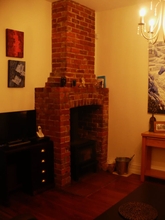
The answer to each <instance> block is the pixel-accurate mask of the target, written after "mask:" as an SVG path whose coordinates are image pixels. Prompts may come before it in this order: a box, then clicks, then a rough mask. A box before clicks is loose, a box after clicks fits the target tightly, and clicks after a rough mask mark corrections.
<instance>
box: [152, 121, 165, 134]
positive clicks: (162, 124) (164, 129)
mask: <svg viewBox="0 0 165 220" xmlns="http://www.w3.org/2000/svg"><path fill="white" fill-rule="evenodd" d="M154 132H159V133H165V121H155V122H154Z"/></svg>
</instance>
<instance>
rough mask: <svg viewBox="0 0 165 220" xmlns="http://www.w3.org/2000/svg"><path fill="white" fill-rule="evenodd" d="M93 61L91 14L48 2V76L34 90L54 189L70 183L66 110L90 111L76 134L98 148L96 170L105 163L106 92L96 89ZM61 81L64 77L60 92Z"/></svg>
mask: <svg viewBox="0 0 165 220" xmlns="http://www.w3.org/2000/svg"><path fill="white" fill-rule="evenodd" d="M94 60H95V12H94V11H93V10H92V9H89V8H87V7H85V6H83V5H80V4H78V3H76V2H73V1H71V0H60V1H56V2H53V3H52V72H51V73H50V76H49V77H48V79H47V82H46V83H45V87H44V88H35V109H36V113H37V125H40V126H41V127H42V130H43V133H44V135H45V136H49V137H50V138H51V140H53V143H54V172H55V174H54V175H55V184H56V186H58V187H63V186H65V185H67V184H70V183H71V170H70V169H71V168H70V162H71V161H70V156H71V155H70V154H71V152H70V130H71V127H70V109H71V108H77V107H81V106H88V107H89V106H91V109H90V108H88V110H89V115H88V110H87V111H86V112H87V115H85V116H84V118H83V119H82V120H83V127H84V128H85V127H86V128H88V129H87V130H83V128H81V129H80V130H81V135H82V137H83V138H87V139H91V140H95V141H96V142H97V146H96V148H97V160H98V168H99V169H102V167H105V164H106V162H107V149H108V109H109V89H108V88H98V87H97V86H96V77H95V74H94V65H95V63H94ZM61 77H66V85H65V86H64V87H61ZM73 80H76V85H74V86H73ZM85 120H86V121H85Z"/></svg>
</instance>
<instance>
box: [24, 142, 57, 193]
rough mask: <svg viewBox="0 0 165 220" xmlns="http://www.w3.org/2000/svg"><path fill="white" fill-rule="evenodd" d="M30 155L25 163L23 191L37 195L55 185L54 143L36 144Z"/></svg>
mask: <svg viewBox="0 0 165 220" xmlns="http://www.w3.org/2000/svg"><path fill="white" fill-rule="evenodd" d="M28 154H29V155H28V157H26V161H24V172H23V189H24V191H25V192H27V193H30V194H32V195H35V194H36V193H38V192H41V191H43V190H46V189H47V188H50V187H52V186H53V185H54V169H53V168H54V162H53V161H54V160H53V157H54V155H53V142H51V141H49V142H43V143H40V144H36V145H35V146H34V147H31V148H30V149H29V152H28ZM25 162H26V163H25Z"/></svg>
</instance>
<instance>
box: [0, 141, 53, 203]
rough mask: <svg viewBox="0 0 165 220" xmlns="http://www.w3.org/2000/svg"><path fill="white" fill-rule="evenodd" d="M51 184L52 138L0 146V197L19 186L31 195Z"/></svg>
mask: <svg viewBox="0 0 165 220" xmlns="http://www.w3.org/2000/svg"><path fill="white" fill-rule="evenodd" d="M51 187H54V152H53V142H52V141H51V140H49V139H43V140H39V141H35V142H34V143H28V144H25V145H24V144H23V145H19V146H14V147H1V148H0V199H1V200H2V202H3V203H5V204H6V203H8V200H9V195H10V193H11V192H12V191H13V190H15V189H17V188H21V189H23V191H24V192H26V193H29V194H31V195H35V194H37V193H40V192H42V191H44V190H47V189H48V188H51Z"/></svg>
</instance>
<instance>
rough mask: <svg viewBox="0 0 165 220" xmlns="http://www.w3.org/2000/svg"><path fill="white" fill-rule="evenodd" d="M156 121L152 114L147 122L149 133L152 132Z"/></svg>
mask: <svg viewBox="0 0 165 220" xmlns="http://www.w3.org/2000/svg"><path fill="white" fill-rule="evenodd" d="M155 121H156V118H155V117H154V114H152V116H151V118H150V121H149V132H154V122H155Z"/></svg>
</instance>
